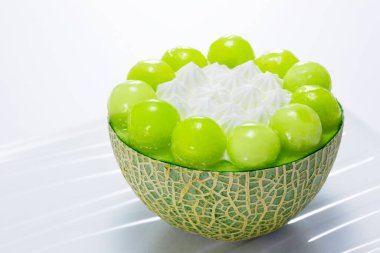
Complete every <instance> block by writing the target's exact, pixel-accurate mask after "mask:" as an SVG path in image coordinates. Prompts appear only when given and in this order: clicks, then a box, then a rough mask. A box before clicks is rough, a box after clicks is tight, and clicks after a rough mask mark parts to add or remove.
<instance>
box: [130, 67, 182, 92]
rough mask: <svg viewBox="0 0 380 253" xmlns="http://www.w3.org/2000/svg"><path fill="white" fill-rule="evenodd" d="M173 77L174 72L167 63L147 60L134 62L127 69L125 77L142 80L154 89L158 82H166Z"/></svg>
mask: <svg viewBox="0 0 380 253" xmlns="http://www.w3.org/2000/svg"><path fill="white" fill-rule="evenodd" d="M174 77H175V73H174V71H173V70H172V69H171V67H170V66H169V65H168V64H167V63H165V62H163V61H156V60H147V61H139V62H138V63H136V64H135V65H134V66H133V67H132V68H131V69H130V70H129V73H128V76H127V79H128V80H141V81H144V82H146V83H148V84H149V85H150V86H152V88H153V89H154V90H156V89H157V86H158V85H159V84H161V83H165V82H168V81H170V80H172V79H173V78H174Z"/></svg>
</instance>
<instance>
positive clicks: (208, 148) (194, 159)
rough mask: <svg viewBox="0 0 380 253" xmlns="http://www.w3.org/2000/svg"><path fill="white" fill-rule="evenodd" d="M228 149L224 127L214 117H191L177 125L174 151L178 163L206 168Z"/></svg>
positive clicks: (174, 135)
mask: <svg viewBox="0 0 380 253" xmlns="http://www.w3.org/2000/svg"><path fill="white" fill-rule="evenodd" d="M225 149H226V137H225V135H224V133H223V130H222V128H221V127H220V126H219V125H218V124H217V123H216V122H215V121H213V120H212V119H210V118H205V117H191V118H188V119H186V120H184V121H182V122H181V123H179V124H178V125H177V127H176V128H175V129H174V132H173V136H172V153H173V156H174V160H175V162H176V163H177V164H179V165H182V166H186V167H191V168H205V167H207V166H211V165H213V164H216V163H217V162H219V161H220V160H221V158H222V157H223V154H224V151H225Z"/></svg>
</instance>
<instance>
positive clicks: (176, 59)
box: [162, 47, 207, 71]
mask: <svg viewBox="0 0 380 253" xmlns="http://www.w3.org/2000/svg"><path fill="white" fill-rule="evenodd" d="M162 60H163V61H164V62H166V63H167V64H169V65H170V67H171V68H172V69H173V70H174V71H177V70H179V69H180V68H182V67H183V66H185V65H186V64H188V63H189V62H193V63H195V64H196V65H198V66H199V67H200V68H203V67H204V66H206V65H207V60H206V58H205V56H204V55H203V54H202V53H201V51H199V50H197V49H195V48H191V47H176V48H173V49H171V50H168V51H166V52H165V54H164V55H163V56H162Z"/></svg>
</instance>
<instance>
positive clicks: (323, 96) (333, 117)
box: [291, 85, 342, 132]
mask: <svg viewBox="0 0 380 253" xmlns="http://www.w3.org/2000/svg"><path fill="white" fill-rule="evenodd" d="M291 103H298V104H304V105H307V106H310V107H311V108H312V109H313V110H314V111H315V112H316V113H317V114H318V116H319V119H320V120H321V123H322V128H323V131H324V132H325V131H328V130H337V129H338V127H339V126H340V124H341V121H342V111H341V109H340V106H339V104H338V102H337V100H336V99H335V97H334V96H333V95H332V94H331V92H330V91H328V90H326V89H325V88H322V87H319V86H311V85H305V86H301V87H300V88H298V89H297V90H296V91H295V92H294V93H293V95H292V100H291Z"/></svg>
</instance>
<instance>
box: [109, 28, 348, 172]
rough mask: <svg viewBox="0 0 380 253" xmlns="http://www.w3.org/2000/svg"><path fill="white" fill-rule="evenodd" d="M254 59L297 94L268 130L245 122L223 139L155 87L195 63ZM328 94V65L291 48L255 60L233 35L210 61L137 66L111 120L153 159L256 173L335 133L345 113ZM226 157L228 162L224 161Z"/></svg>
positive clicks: (189, 55)
mask: <svg viewBox="0 0 380 253" xmlns="http://www.w3.org/2000/svg"><path fill="white" fill-rule="evenodd" d="M250 60H253V61H254V62H255V63H256V64H257V65H258V66H259V68H260V69H261V70H262V71H263V72H266V71H269V72H271V73H274V74H277V75H278V76H279V77H280V78H282V79H283V88H284V89H287V90H289V91H290V92H292V99H291V103H290V104H289V105H286V106H283V107H281V108H280V109H278V110H277V111H276V112H275V113H274V114H273V115H272V116H271V118H270V121H269V124H268V125H264V124H255V123H250V124H244V125H241V126H237V127H235V128H234V129H232V130H231V131H230V132H229V133H227V134H225V133H224V131H223V130H222V129H221V127H220V126H219V125H218V124H217V123H216V122H215V121H214V120H213V119H210V118H206V117H190V118H187V119H181V118H180V116H179V114H178V112H177V110H176V108H174V107H173V106H172V105H171V104H169V103H167V102H165V101H162V100H158V99H157V98H156V94H155V90H156V89H157V86H158V85H160V84H161V83H164V82H167V81H170V80H172V79H173V78H174V77H175V72H176V71H177V70H179V69H180V68H181V67H183V66H184V65H186V64H188V63H189V62H193V63H195V64H197V65H198V66H199V67H204V66H206V65H207V64H208V63H219V64H224V65H227V66H228V67H229V68H234V67H236V66H238V65H240V64H243V63H245V62H247V61H250ZM330 90H331V78H330V75H329V73H328V72H327V70H326V69H325V68H324V67H323V66H322V65H320V64H318V63H316V62H299V60H298V59H297V58H296V57H295V56H294V55H293V54H292V53H291V52H290V51H288V50H275V51H271V52H268V53H264V54H263V55H261V56H260V57H257V58H255V55H254V51H253V50H252V47H251V45H250V43H249V42H248V41H246V40H245V39H243V38H241V37H239V36H234V35H231V36H225V37H221V38H219V39H217V40H216V41H214V42H213V43H212V44H211V46H210V48H209V52H208V54H207V59H206V57H205V56H204V55H203V54H202V53H201V52H200V51H198V50H196V49H194V48H189V47H177V48H174V49H171V50H168V51H167V52H165V54H164V55H163V57H162V59H161V60H149V61H140V62H138V63H137V64H135V65H134V66H133V67H132V68H131V70H130V71H129V73H128V75H127V81H125V82H123V83H121V84H119V85H117V86H116V87H115V88H114V89H113V91H112V94H111V96H110V98H109V101H108V110H109V121H110V124H111V126H112V128H113V129H114V130H115V132H116V133H117V135H118V136H119V137H120V138H121V139H122V140H123V141H124V142H125V143H126V144H127V145H129V146H131V147H132V148H134V149H136V150H137V151H139V152H141V153H143V154H145V155H147V156H150V157H152V158H155V159H158V160H162V161H166V162H170V163H174V164H177V165H181V166H186V167H190V168H195V169H207V170H220V171H222V170H227V171H242V170H251V169H258V168H265V167H271V166H276V165H280V164H284V163H288V162H291V161H294V160H296V159H299V158H302V157H304V156H306V155H308V154H310V153H312V152H314V151H315V150H317V149H319V148H320V147H322V146H323V145H325V144H326V143H327V142H328V141H329V140H330V139H331V138H332V137H333V136H334V135H335V134H336V132H337V131H338V129H339V128H340V125H341V122H342V112H341V108H340V106H339V103H338V102H337V100H336V99H335V97H334V96H333V95H332V94H331V92H330ZM226 153H227V154H228V157H229V160H230V161H226V160H224V158H225V157H226Z"/></svg>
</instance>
